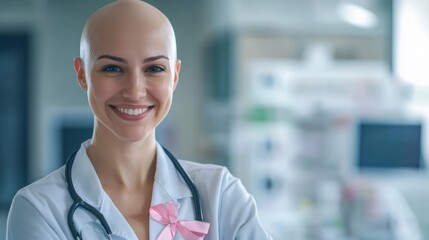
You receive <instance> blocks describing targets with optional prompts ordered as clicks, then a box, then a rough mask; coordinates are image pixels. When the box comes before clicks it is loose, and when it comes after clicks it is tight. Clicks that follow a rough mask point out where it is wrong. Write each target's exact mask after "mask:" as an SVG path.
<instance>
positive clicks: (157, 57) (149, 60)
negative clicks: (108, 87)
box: [97, 55, 170, 63]
mask: <svg viewBox="0 0 429 240" xmlns="http://www.w3.org/2000/svg"><path fill="white" fill-rule="evenodd" d="M103 58H107V59H110V60H113V61H117V62H122V63H128V62H127V60H125V59H123V58H121V57H116V56H112V55H101V56H99V57H98V58H97V60H100V59H103ZM161 58H164V59H167V60H170V59H169V58H168V57H166V56H164V55H157V56H153V57H148V58H145V59H144V60H143V63H147V62H152V61H156V60H158V59H161Z"/></svg>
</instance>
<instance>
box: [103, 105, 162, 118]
mask: <svg viewBox="0 0 429 240" xmlns="http://www.w3.org/2000/svg"><path fill="white" fill-rule="evenodd" d="M109 106H110V108H111V109H113V112H114V113H115V114H116V115H117V116H118V117H120V118H121V119H123V120H126V121H138V120H141V119H143V118H145V117H146V116H147V115H148V114H149V113H150V112H151V110H152V109H153V108H154V106H121V105H109Z"/></svg>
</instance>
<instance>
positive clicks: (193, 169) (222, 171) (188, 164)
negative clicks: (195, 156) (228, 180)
mask: <svg viewBox="0 0 429 240" xmlns="http://www.w3.org/2000/svg"><path fill="white" fill-rule="evenodd" d="M180 164H181V165H182V167H183V168H184V169H185V170H186V172H187V173H188V174H204V175H228V174H231V173H230V172H229V170H228V168H227V167H225V166H221V165H216V164H211V163H198V162H194V161H189V160H180Z"/></svg>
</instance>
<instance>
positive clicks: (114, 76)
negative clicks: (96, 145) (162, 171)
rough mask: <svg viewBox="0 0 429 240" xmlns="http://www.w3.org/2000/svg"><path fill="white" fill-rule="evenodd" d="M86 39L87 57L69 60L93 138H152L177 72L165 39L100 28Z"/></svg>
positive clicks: (150, 32)
mask: <svg viewBox="0 0 429 240" xmlns="http://www.w3.org/2000/svg"><path fill="white" fill-rule="evenodd" d="M107 27H109V26H107ZM110 27H112V26H110ZM112 29H114V26H113V28H112ZM164 32H165V31H164ZM89 38H90V43H89V47H90V49H91V51H90V54H88V57H87V58H86V59H83V62H82V61H81V60H79V59H77V60H75V68H76V69H77V70H76V72H77V75H78V79H79V82H80V84H81V85H82V86H83V87H84V88H85V89H86V88H87V95H88V101H89V104H90V107H91V109H92V111H93V113H94V115H95V131H96V132H95V134H96V135H97V134H99V135H101V136H105V135H106V134H109V135H110V134H113V135H114V136H116V137H117V138H119V139H120V140H122V141H131V142H136V141H140V140H143V139H145V138H146V137H147V136H150V135H151V136H152V137H154V130H155V127H156V126H157V125H158V124H159V123H160V122H161V121H162V119H163V118H164V117H165V116H166V115H167V113H168V111H169V109H170V106H171V102H172V98H173V91H174V89H175V87H176V84H177V82H178V75H179V71H180V61H177V60H176V56H175V48H174V46H171V45H172V43H171V39H170V37H169V36H168V34H167V35H166V34H164V33H163V32H162V31H158V30H150V29H149V30H147V31H143V30H141V31H127V29H117V30H109V29H102V31H100V32H98V33H97V34H94V35H93V36H89ZM79 70H80V71H81V72H79ZM82 71H83V72H82ZM81 79H82V80H81ZM85 84H86V85H85Z"/></svg>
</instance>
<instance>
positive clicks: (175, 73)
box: [173, 59, 182, 89]
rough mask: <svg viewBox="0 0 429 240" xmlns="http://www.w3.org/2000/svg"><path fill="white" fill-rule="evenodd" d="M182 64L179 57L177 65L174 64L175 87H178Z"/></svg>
mask: <svg viewBox="0 0 429 240" xmlns="http://www.w3.org/2000/svg"><path fill="white" fill-rule="evenodd" d="M181 66H182V61H180V59H177V60H176V65H175V66H174V79H173V81H174V82H173V89H176V86H177V83H178V82H179V74H180V68H181Z"/></svg>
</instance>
